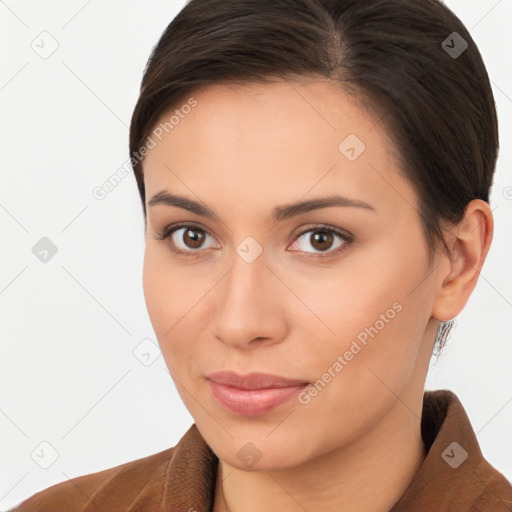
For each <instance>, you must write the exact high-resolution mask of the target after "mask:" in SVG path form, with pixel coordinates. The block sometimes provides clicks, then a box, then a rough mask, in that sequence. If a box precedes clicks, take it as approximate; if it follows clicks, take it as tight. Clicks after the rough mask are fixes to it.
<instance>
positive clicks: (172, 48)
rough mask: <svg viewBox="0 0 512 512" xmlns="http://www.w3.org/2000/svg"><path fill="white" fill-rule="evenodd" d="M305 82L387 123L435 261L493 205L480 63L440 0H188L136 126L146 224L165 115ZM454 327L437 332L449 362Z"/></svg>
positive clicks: (493, 150)
mask: <svg viewBox="0 0 512 512" xmlns="http://www.w3.org/2000/svg"><path fill="white" fill-rule="evenodd" d="M454 32H456V34H453V33H454ZM466 46H467V47H466ZM301 78H311V79H315V78H316V79H319V78H320V79H325V78H327V79H332V80H335V81H337V82H338V83H339V84H340V87H341V88H342V89H343V90H344V91H345V92H348V93H350V94H352V95H357V97H358V98H361V101H363V104H364V105H366V106H367V108H369V109H370V110H371V111H372V112H373V113H375V114H376V115H378V117H379V122H382V123H383V126H384V127H385V128H386V133H387V135H388V136H389V137H390V139H391V140H392V141H393V143H394V145H395V147H396V148H397V150H398V155H397V157H398V160H399V168H400V169H401V170H402V172H403V173H404V175H405V176H406V177H407V179H408V180H409V182H410V183H411V184H412V186H413V187H414V189H415V191H416V193H417V194H418V198H419V205H420V207H419V212H418V213H419V215H420V217H421V219H422V225H423V229H424V233H425V238H426V241H427V243H428V248H429V255H430V260H431V262H432V261H433V257H434V255H435V251H436V249H437V246H438V244H439V242H441V243H442V244H443V245H444V247H445V249H447V246H446V243H445V240H444V237H443V234H442V231H443V229H442V228H441V224H440V221H441V220H445V221H448V223H451V224H453V225H454V224H457V223H458V222H460V221H461V220H462V218H463V217H464V213H465V209H466V206H467V204H468V203H469V202H470V201H471V200H473V199H477V198H478V199H482V200H483V201H486V202H489V192H490V187H491V185H492V178H493V174H494V169H495V165H496V159H497V152H498V147H499V143H498V126H497V116H496V109H495V104H494V97H493V94H492V90H491V87H490V84H489V77H488V75H487V71H486V69H485V66H484V63H483V60H482V57H481V55H480V52H479V51H478V48H477V46H476V44H475V42H474V41H473V39H472V38H471V36H470V34H469V32H468V31H467V29H466V28H465V26H464V25H463V23H462V22H461V21H460V19H459V18H458V17H457V16H456V15H455V14H454V13H452V12H451V11H450V10H449V9H448V8H447V7H446V6H445V5H444V4H443V3H441V2H440V1H438V0H414V1H412V0H231V1H230V0H189V1H188V2H187V3H186V4H185V6H184V7H183V9H182V10H181V11H180V12H179V13H178V15H177V16H176V17H175V18H174V19H173V20H172V21H171V23H170V24H169V25H168V26H167V28H166V29H165V31H164V33H163V34H162V36H161V37H160V40H159V41H158V43H157V45H156V46H155V47H154V48H153V50H152V52H151V55H150V58H149V60H148V63H147V65H146V68H145V70H144V74H143V78H142V84H141V89H140V96H139V99H138V101H137V104H136V106H135V109H134V112H133V116H132V120H131V126H130V156H131V163H132V167H133V170H134V174H135V178H136V180H137V185H138V188H139V193H140V197H141V200H142V206H143V210H144V216H146V204H145V189H144V179H143V169H142V165H143V156H144V155H145V153H142V155H143V156H141V152H140V150H141V148H142V147H143V146H144V145H145V144H146V141H147V138H148V137H149V136H150V133H151V131H152V130H153V128H154V126H155V124H156V122H157V121H158V120H159V119H160V117H161V116H162V115H163V114H164V113H166V112H167V111H169V110H170V109H171V108H173V107H174V106H176V105H178V104H179V103H180V102H181V101H183V99H184V98H185V97H187V96H190V95H191V94H192V92H194V91H197V90H198V89H199V88H202V87H205V86H208V85H209V84H228V83H233V84H236V83H240V84H246V83H247V84H250V83H267V82H270V81H272V80H294V79H296V80H298V79H301ZM452 326H453V320H451V321H450V322H442V323H441V324H440V326H439V329H438V333H437V338H436V344H437V345H438V350H439V353H440V350H441V349H442V348H443V346H444V344H445V342H446V337H447V335H448V333H449V331H450V329H451V327H452Z"/></svg>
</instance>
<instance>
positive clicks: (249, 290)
mask: <svg viewBox="0 0 512 512" xmlns="http://www.w3.org/2000/svg"><path fill="white" fill-rule="evenodd" d="M286 293H288V294H289V293H290V292H289V290H287V288H286V287H285V286H284V285H283V284H282V283H281V281H280V280H279V279H278V278H277V277H276V275H275V271H274V270H273V269H271V268H270V267H269V266H268V262H267V260H266V259H265V258H264V256H263V254H261V255H260V256H259V257H258V258H257V259H256V260H254V261H253V262H251V263H248V262H247V261H246V260H244V259H243V258H242V257H240V256H239V255H238V254H235V256H234V258H233V265H232V267H231V269H230V270H229V271H228V272H227V273H226V274H225V276H224V277H223V278H222V280H221V282H220V283H218V285H217V287H216V294H215V296H214V297H215V299H214V301H215V302H214V305H213V308H214V314H213V318H212V324H211V325H210V328H211V329H212V332H213V335H214V336H215V337H216V338H217V339H219V340H220V341H222V342H223V343H224V344H225V345H227V346H230V347H233V348H249V347H254V346H255V345H258V346H261V345H262V344H266V345H271V344H275V343H279V342H280V341H281V340H283V339H285V338H286V334H287V328H288V327H287V318H288V317H287V314H286V311H285V307H284V304H286V303H287V302H289V301H288V300H286V298H285V297H283V295H284V294H286Z"/></svg>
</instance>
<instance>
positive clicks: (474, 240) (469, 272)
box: [432, 199, 494, 322]
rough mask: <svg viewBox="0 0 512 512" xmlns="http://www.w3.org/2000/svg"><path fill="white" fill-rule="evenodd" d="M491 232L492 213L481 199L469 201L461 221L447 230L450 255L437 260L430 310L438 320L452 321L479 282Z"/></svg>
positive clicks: (492, 228)
mask: <svg viewBox="0 0 512 512" xmlns="http://www.w3.org/2000/svg"><path fill="white" fill-rule="evenodd" d="M493 230H494V221H493V216H492V211H491V209H490V207H489V205H488V203H486V202H485V201H482V200H480V199H474V200H473V201H471V202H470V203H469V204H468V205H467V207H466V212H465V215H464V218H463V219H462V221H461V222H460V223H459V224H457V225H456V226H453V227H452V228H451V229H450V233H451V234H452V235H453V238H452V239H451V240H450V242H449V243H448V246H449V249H450V254H449V255H447V254H443V255H442V256H440V262H439V264H438V267H437V268H438V282H439V283H440V284H439V288H438V289H437V294H436V297H435V301H434V306H433V310H432V316H433V317H434V318H436V319H437V320H440V321H443V322H446V321H448V320H452V319H453V318H455V317H456V316H457V315H458V314H459V313H460V312H461V311H462V310H463V309H464V306H465V305H466V303H467V301H468V300H469V297H470V296H471V293H472V292H473V290H474V288H475V286H476V283H477V282H478V278H479V276H480V271H481V269H482V266H483V264H484V262H485V258H486V256H487V253H488V252H489V248H490V245H491V241H492V235H493ZM454 239H455V241H454Z"/></svg>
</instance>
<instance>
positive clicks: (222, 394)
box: [207, 372, 309, 416]
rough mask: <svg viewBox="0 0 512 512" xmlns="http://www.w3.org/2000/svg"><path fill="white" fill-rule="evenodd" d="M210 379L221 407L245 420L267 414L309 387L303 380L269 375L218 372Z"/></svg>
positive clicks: (209, 376)
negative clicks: (247, 417) (246, 417)
mask: <svg viewBox="0 0 512 512" xmlns="http://www.w3.org/2000/svg"><path fill="white" fill-rule="evenodd" d="M207 379H208V384H209V386H210V390H211V392H212V395H213V397H214V398H215V400H216V401H217V403H218V404H219V405H220V406H222V407H223V408H224V409H225V410H227V411H228V412H230V413H232V414H237V415H241V416H259V415H262V414H266V413H268V412H270V411H272V410H273V409H275V408H276V407H278V406H280V405H281V404H284V403H285V402H287V401H288V400H290V399H291V398H293V397H294V396H296V395H297V394H299V393H300V391H302V390H303V389H305V388H306V387H307V386H308V385H309V383H308V382H305V381H303V380H296V379H288V378H286V377H281V376H279V375H272V374H268V373H250V374H247V375H238V374H236V373H234V372H216V373H212V374H210V375H208V376H207Z"/></svg>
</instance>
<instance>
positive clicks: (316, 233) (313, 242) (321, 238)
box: [294, 226, 352, 258]
mask: <svg viewBox="0 0 512 512" xmlns="http://www.w3.org/2000/svg"><path fill="white" fill-rule="evenodd" d="M336 239H338V240H340V242H339V243H338V244H337V245H334V246H333V244H336ZM304 242H306V243H304ZM351 242H352V237H351V236H350V235H349V234H348V233H344V232H342V231H338V230H337V229H334V228H326V227H323V226H317V227H313V228H310V229H308V230H305V231H302V232H301V233H300V234H299V235H297V238H296V242H294V245H295V244H296V245H297V246H298V250H299V251H300V252H304V253H307V254H309V255H311V256H313V257H320V258H322V257H329V256H333V255H335V254H337V253H339V252H341V251H343V250H344V249H345V248H346V247H347V246H348V245H349V244H350V243H351ZM308 244H309V245H310V246H311V247H312V248H313V249H314V251H308V250H306V249H307V245H308ZM324 253H325V254H324Z"/></svg>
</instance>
